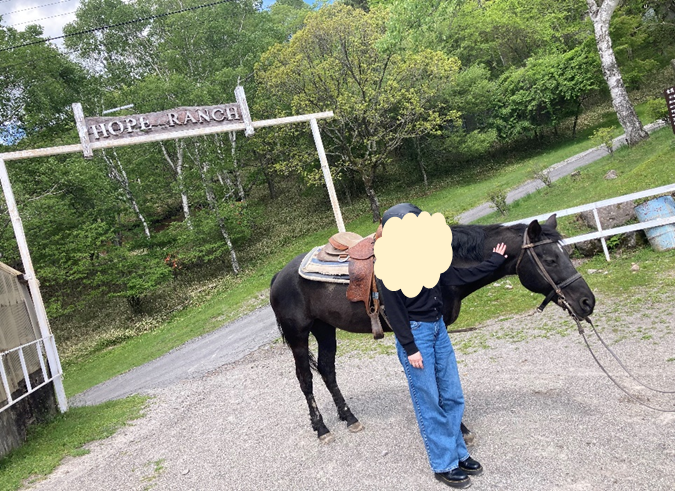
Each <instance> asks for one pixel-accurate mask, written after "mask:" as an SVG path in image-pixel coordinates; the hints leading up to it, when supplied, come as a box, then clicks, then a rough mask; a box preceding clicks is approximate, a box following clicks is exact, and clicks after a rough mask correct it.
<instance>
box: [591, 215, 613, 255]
mask: <svg viewBox="0 0 675 491" xmlns="http://www.w3.org/2000/svg"><path fill="white" fill-rule="evenodd" d="M593 216H594V217H595V224H596V226H597V228H598V232H602V224H601V223H600V217H599V216H598V208H597V207H596V206H594V207H593ZM600 242H601V243H602V250H603V251H604V252H605V258H606V259H607V261H608V262H609V260H610V259H609V250H608V249H607V241H606V240H605V238H604V237H600Z"/></svg>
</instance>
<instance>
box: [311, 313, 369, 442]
mask: <svg viewBox="0 0 675 491" xmlns="http://www.w3.org/2000/svg"><path fill="white" fill-rule="evenodd" d="M312 334H314V337H315V338H316V340H317V343H318V344H319V358H318V363H317V365H318V370H319V373H320V374H321V377H322V378H323V381H324V383H325V384H326V387H327V388H328V391H329V392H330V394H331V396H333V402H335V406H336V407H337V410H338V416H339V417H340V419H341V420H342V421H346V422H347V427H348V428H349V431H351V432H352V433H356V432H357V431H361V430H362V429H363V425H362V424H361V423H360V422H359V420H358V419H356V416H354V414H352V412H351V410H350V409H349V406H347V402H346V401H345V398H344V397H343V396H342V392H340V388H339V387H338V384H337V379H336V377H335V352H336V350H337V342H336V339H335V327H333V326H331V325H330V324H326V323H325V322H321V321H318V320H317V321H314V326H313V327H312Z"/></svg>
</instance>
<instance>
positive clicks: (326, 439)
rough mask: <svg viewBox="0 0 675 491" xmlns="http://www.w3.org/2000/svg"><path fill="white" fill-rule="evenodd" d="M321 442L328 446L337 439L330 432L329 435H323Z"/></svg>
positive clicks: (320, 438)
mask: <svg viewBox="0 0 675 491" xmlns="http://www.w3.org/2000/svg"><path fill="white" fill-rule="evenodd" d="M319 441H320V442H321V443H325V444H326V445H328V444H329V443H333V442H334V441H335V437H334V436H333V434H332V433H331V432H330V431H329V432H328V433H326V434H324V435H321V436H320V437H319Z"/></svg>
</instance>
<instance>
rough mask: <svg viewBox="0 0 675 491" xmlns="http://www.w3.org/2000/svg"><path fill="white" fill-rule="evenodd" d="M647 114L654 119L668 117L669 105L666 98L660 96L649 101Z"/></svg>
mask: <svg viewBox="0 0 675 491" xmlns="http://www.w3.org/2000/svg"><path fill="white" fill-rule="evenodd" d="M647 114H648V115H649V118H650V119H651V120H652V121H657V120H659V119H666V118H668V106H667V105H666V99H665V98H663V97H659V98H657V99H650V100H648V101H647Z"/></svg>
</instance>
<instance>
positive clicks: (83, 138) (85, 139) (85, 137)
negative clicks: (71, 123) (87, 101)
mask: <svg viewBox="0 0 675 491" xmlns="http://www.w3.org/2000/svg"><path fill="white" fill-rule="evenodd" d="M73 114H74V115H75V124H77V134H78V135H80V143H81V144H82V153H83V154H84V158H85V159H91V158H93V157H94V152H93V151H92V149H91V144H90V142H89V132H88V131H87V125H86V124H84V112H82V104H80V103H79V102H75V103H73Z"/></svg>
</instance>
